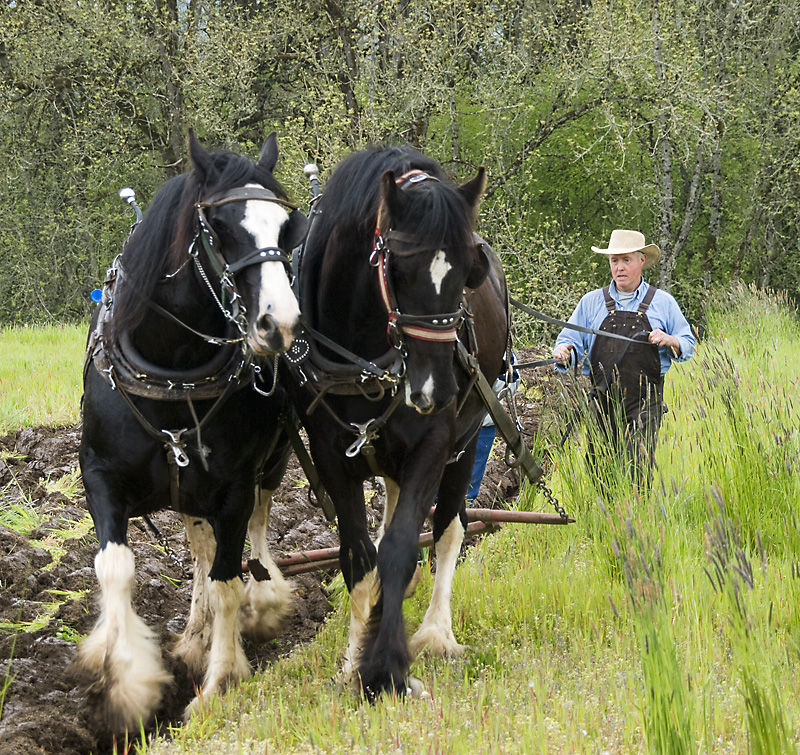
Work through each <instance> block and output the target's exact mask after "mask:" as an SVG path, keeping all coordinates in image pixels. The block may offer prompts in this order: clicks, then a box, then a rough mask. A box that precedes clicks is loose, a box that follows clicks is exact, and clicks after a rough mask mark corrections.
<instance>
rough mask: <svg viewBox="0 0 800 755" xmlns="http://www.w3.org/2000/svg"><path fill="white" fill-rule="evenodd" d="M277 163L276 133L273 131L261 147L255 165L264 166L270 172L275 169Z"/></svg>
mask: <svg viewBox="0 0 800 755" xmlns="http://www.w3.org/2000/svg"><path fill="white" fill-rule="evenodd" d="M277 164H278V135H277V134H276V133H275V132H274V131H273V132H272V133H271V134H270V135H269V136H268V137H267V138H266V139H264V144H263V145H262V147H261V154H260V155H259V156H258V161H257V162H256V165H258V167H259V168H266V169H267V170H268V171H269V172H270V173H272V171H273V170H275V166H276V165H277Z"/></svg>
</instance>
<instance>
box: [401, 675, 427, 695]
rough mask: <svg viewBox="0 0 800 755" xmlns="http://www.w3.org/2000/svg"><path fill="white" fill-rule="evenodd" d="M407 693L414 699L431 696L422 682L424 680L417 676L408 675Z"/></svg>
mask: <svg viewBox="0 0 800 755" xmlns="http://www.w3.org/2000/svg"><path fill="white" fill-rule="evenodd" d="M406 695H408V697H410V698H412V699H414V700H424V699H425V698H428V697H430V694H429V693H428V690H426V689H425V685H424V684H423V683H422V680H421V679H417V677H416V676H410V677H408V687H407V688H406Z"/></svg>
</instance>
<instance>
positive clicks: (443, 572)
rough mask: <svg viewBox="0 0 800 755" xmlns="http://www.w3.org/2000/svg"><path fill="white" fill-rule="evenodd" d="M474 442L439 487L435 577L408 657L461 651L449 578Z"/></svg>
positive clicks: (463, 520)
mask: <svg viewBox="0 0 800 755" xmlns="http://www.w3.org/2000/svg"><path fill="white" fill-rule="evenodd" d="M474 447H475V442H473V443H472V444H471V445H470V446H468V447H467V452H466V453H465V454H464V455H463V456H462V457H461V458H460V459H459V460H458V461H457V462H453V463H452V464H449V465H448V466H447V467H446V469H445V473H444V475H443V476H442V482H441V485H440V487H439V501H438V503H437V505H436V511H435V513H434V517H433V539H434V544H435V549H436V576H435V577H434V581H433V592H432V594H431V600H430V604H429V605H428V610H427V611H426V612H425V618H424V619H423V620H422V624H421V625H420V627H419V629H418V630H417V631H416V632H415V633H414V635H413V637H412V638H411V640H410V641H409V643H408V647H409V650H410V651H411V654H412V656H414V657H416V656H417V655H419V653H420V652H422V651H423V650H427V651H428V652H429V653H432V654H433V655H443V656H457V655H460V654H462V653H463V652H464V649H465V648H464V645H460V644H459V643H458V642H457V641H456V638H455V636H454V635H453V622H452V615H451V610H450V598H451V595H452V590H453V575H454V573H455V570H456V562H457V561H458V556H459V553H460V552H461V545H462V543H463V542H464V533H465V532H466V513H465V499H466V494H467V488H468V487H469V479H470V476H471V471H472V466H473V464H474V456H475V448H474Z"/></svg>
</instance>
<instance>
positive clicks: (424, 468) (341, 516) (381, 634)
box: [286, 147, 508, 697]
mask: <svg viewBox="0 0 800 755" xmlns="http://www.w3.org/2000/svg"><path fill="white" fill-rule="evenodd" d="M485 183H486V179H485V173H484V170H483V168H480V169H479V170H478V173H477V175H476V176H475V177H474V178H473V179H472V180H470V181H468V182H467V183H465V184H464V185H463V186H460V187H459V186H456V185H454V184H453V183H451V182H450V181H449V180H448V179H447V178H446V176H445V175H444V172H443V171H442V169H441V168H440V167H439V166H438V165H437V164H436V163H435V162H434V161H433V160H431V159H429V158H427V157H425V156H423V155H421V154H420V153H418V152H416V151H414V150H412V149H410V148H399V147H396V148H375V149H371V150H366V151H363V152H358V153H355V154H354V155H351V156H350V157H349V158H347V159H346V160H345V161H343V162H342V163H340V164H339V165H338V166H337V168H336V169H335V170H334V172H333V175H332V176H331V178H330V180H329V181H328V182H327V185H326V187H325V192H324V194H323V195H322V197H321V198H320V200H319V202H318V204H317V205H316V208H315V214H314V217H313V218H312V221H311V229H310V231H309V236H308V239H307V242H306V246H305V249H304V252H303V256H302V260H301V264H300V272H299V279H300V303H301V310H302V312H303V318H304V321H305V324H306V325H307V328H306V333H305V334H304V335H303V336H299V337H298V339H297V340H296V341H295V344H294V345H293V347H292V349H291V350H290V351H289V352H288V353H287V358H288V361H289V362H290V363H294V365H295V366H294V368H293V370H292V374H291V377H290V379H289V380H287V381H286V384H287V389H288V390H289V392H290V394H291V396H292V400H293V403H294V404H295V407H296V408H297V409H298V412H299V416H300V420H301V422H302V424H303V425H304V426H305V428H306V431H307V433H308V438H309V444H310V451H311V455H312V458H313V461H314V464H315V466H316V467H317V469H318V472H319V476H320V478H321V481H322V483H323V484H324V486H325V488H326V490H327V491H328V493H329V494H330V496H331V498H332V500H333V503H334V506H335V509H336V515H337V520H338V527H339V537H340V561H341V567H342V572H343V575H344V579H345V582H346V585H347V588H348V590H349V592H350V600H351V623H350V637H349V645H348V649H347V654H346V658H345V667H344V675H345V678H346V679H347V680H348V681H350V682H353V683H356V684H360V688H361V689H362V690H363V691H364V692H365V693H366V694H367V695H368V696H370V697H372V696H374V695H376V694H379V693H380V692H382V691H390V692H393V691H398V692H400V693H401V694H402V693H405V692H406V690H407V689H408V686H409V684H410V682H411V681H414V683H415V684H416V680H410V679H409V676H408V671H409V665H410V662H411V659H412V657H413V656H414V655H415V654H416V653H418V652H419V651H421V650H422V649H424V648H427V649H428V650H430V651H432V652H435V653H440V654H448V655H451V654H457V653H459V652H461V651H462V650H463V646H461V645H459V644H458V642H457V641H456V639H455V637H454V635H453V631H452V622H451V615H450V592H451V585H452V577H453V571H454V569H455V563H456V559H457V556H458V553H459V550H460V546H461V543H462V540H463V536H464V532H465V528H466V524H467V520H466V514H465V496H466V492H467V488H468V486H469V480H470V476H471V471H472V466H473V462H474V456H475V445H476V442H477V433H478V430H479V427H480V424H481V421H482V419H483V417H484V416H485V413H486V412H485V408H484V406H483V404H482V403H481V400H480V399H479V397H478V396H477V395H476V392H475V391H474V390H472V386H473V378H474V373H473V371H472V367H473V366H474V365H475V360H476V359H477V362H479V363H480V367H481V369H482V370H483V371H484V373H485V374H486V375H489V376H491V381H493V380H494V378H496V377H497V376H498V375H499V374H500V373H501V370H502V369H503V355H504V351H505V349H506V341H507V336H508V324H507V312H506V306H505V301H506V293H505V280H504V277H503V273H502V268H501V267H500V264H499V261H498V260H497V258H496V256H495V255H494V254H493V252H492V251H491V250H490V249H488V247H486V246H485V245H484V244H483V243H481V242H480V239H479V238H478V237H477V236H476V235H475V234H474V233H473V222H474V216H475V214H476V210H477V207H478V204H479V201H480V197H481V195H482V193H483V190H484V187H485ZM461 345H463V346H464V347H465V348H464V349H461ZM376 475H380V476H382V477H383V478H384V480H385V481H386V487H387V511H386V516H385V519H384V528H385V529H384V531H383V533H382V536H381V538H380V541H379V546H377V547H376V544H373V542H372V541H371V540H370V537H369V533H368V530H367V522H366V516H365V506H364V494H363V482H364V480H365V479H366V478H368V477H372V476H376ZM434 501H436V502H437V504H436V511H435V515H434V518H433V533H434V540H435V546H436V555H437V568H436V578H435V584H434V590H433V595H432V598H431V604H430V607H429V609H428V612H427V614H426V616H425V619H424V621H423V624H422V626H421V627H420V628H419V630H418V631H417V632H416V634H415V635H414V636H413V638H412V639H411V641H410V643H408V642H407V640H406V635H405V628H404V623H403V615H402V603H403V598H404V595H405V593H406V590H407V588H408V587H409V584H410V582H411V580H412V578H413V576H414V572H415V568H416V564H417V553H418V538H419V534H420V531H421V528H422V524H423V521H424V520H425V517H426V515H427V513H428V511H429V509H430V507H431V506H432V505H433V504H434Z"/></svg>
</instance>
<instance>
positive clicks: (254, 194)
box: [195, 186, 308, 278]
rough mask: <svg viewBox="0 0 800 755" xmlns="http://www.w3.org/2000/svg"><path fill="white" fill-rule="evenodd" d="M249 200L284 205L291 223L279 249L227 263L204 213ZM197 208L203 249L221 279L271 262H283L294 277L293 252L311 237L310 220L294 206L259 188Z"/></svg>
mask: <svg viewBox="0 0 800 755" xmlns="http://www.w3.org/2000/svg"><path fill="white" fill-rule="evenodd" d="M250 200H258V201H262V202H272V203H274V204H279V205H282V206H283V207H285V208H286V209H287V210H289V220H288V221H287V222H286V223H284V224H283V226H282V227H281V231H280V237H279V244H280V246H279V247H275V246H268V247H263V248H262V249H256V250H255V251H254V252H252V253H251V254H248V255H247V256H246V257H244V258H242V259H240V260H237V261H236V262H233V263H228V261H227V260H226V259H225V257H224V256H223V254H222V252H221V251H219V250H220V249H221V244H220V241H219V237H218V236H217V234H216V232H215V231H214V229H213V228H212V227H211V224H210V223H209V221H208V218H207V217H206V214H205V210H206V209H208V208H210V207H221V206H222V205H226V204H229V203H231V202H247V201H250ZM195 207H196V208H197V218H198V223H199V226H200V231H199V233H198V235H199V236H200V240H201V242H202V244H203V247H204V249H205V250H206V252H208V255H209V258H210V259H211V264H212V265H213V266H214V269H215V270H216V272H217V275H218V276H219V277H220V278H222V277H223V276H224V275H226V274H228V275H235V274H236V273H238V272H241V271H242V270H244V269H245V268H247V267H250V266H252V265H260V264H261V263H263V262H271V261H272V262H282V263H283V266H284V267H285V268H286V272H287V274H288V275H289V277H291V275H292V261H291V252H292V249H294V248H295V247H296V246H299V245H300V244H301V243H302V241H303V239H304V238H305V236H306V233H308V219H307V218H306V216H305V215H304V214H303V213H302V212H300V210H298V208H297V207H296V206H295V205H293V204H291V203H290V202H287V201H285V200H283V199H280V198H279V197H276V196H275V195H274V194H273V193H272V192H271V191H268V190H267V189H262V188H260V187H256V186H244V187H241V188H238V189H231V190H230V191H227V192H225V193H224V194H221V195H214V196H212V197H210V198H209V199H206V200H205V201H203V202H198V203H197V204H196V205H195ZM284 250H286V251H284ZM287 252H288V253H287Z"/></svg>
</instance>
